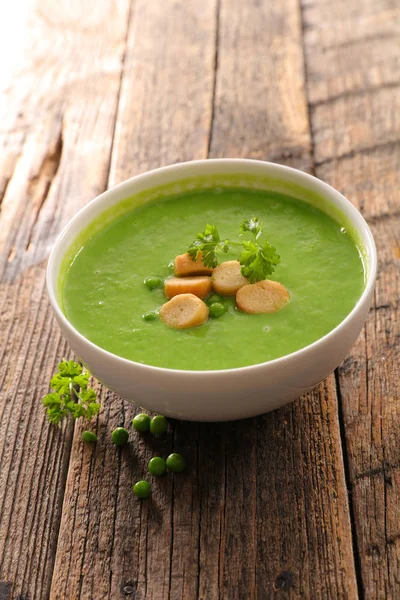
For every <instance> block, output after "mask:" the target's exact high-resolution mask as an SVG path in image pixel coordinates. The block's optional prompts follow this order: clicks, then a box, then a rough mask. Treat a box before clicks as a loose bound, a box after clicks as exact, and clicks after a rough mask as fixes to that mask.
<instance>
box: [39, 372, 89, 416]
mask: <svg viewBox="0 0 400 600" xmlns="http://www.w3.org/2000/svg"><path fill="white" fill-rule="evenodd" d="M89 377H90V373H89V372H87V371H86V372H84V371H83V367H82V365H81V364H79V363H77V362H75V361H73V360H62V361H61V362H60V363H59V365H58V371H57V373H55V375H53V377H52V378H51V380H50V387H51V389H52V390H54V391H53V392H50V393H49V394H47V396H45V397H44V398H42V403H43V405H44V406H45V407H46V413H47V418H48V419H49V421H50V422H51V423H54V424H55V425H58V424H59V423H60V421H62V420H63V419H64V418H66V417H68V416H72V417H73V418H74V419H78V418H79V417H83V418H84V419H87V420H88V421H90V419H91V418H92V417H93V416H94V415H97V414H98V412H99V410H100V404H99V403H98V402H96V399H97V396H96V392H95V391H94V389H92V388H90V387H88V386H89Z"/></svg>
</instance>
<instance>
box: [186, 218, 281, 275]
mask: <svg viewBox="0 0 400 600" xmlns="http://www.w3.org/2000/svg"><path fill="white" fill-rule="evenodd" d="M246 233H250V234H252V235H253V236H254V240H242V241H234V240H233V241H232V240H228V239H227V240H221V237H220V235H219V232H218V229H217V227H216V226H215V225H210V224H208V225H206V227H205V229H204V231H203V232H201V233H198V234H197V235H196V239H195V240H194V241H193V242H192V243H191V244H190V246H189V249H188V252H187V253H188V255H189V256H190V258H191V259H192V260H194V261H197V260H198V259H200V261H201V262H203V263H204V265H205V266H206V267H211V268H213V269H215V268H216V267H217V266H218V262H219V261H218V254H221V253H225V254H226V253H227V252H229V250H230V249H231V247H232V246H239V247H241V248H242V251H241V254H240V257H239V263H240V265H241V273H242V275H243V277H246V278H247V279H248V280H249V282H250V283H255V282H256V281H262V280H263V279H266V278H267V277H268V276H269V275H272V273H273V272H274V271H275V267H276V265H278V264H279V262H280V256H279V254H277V253H276V249H275V248H274V247H273V246H271V244H269V243H268V242H267V241H266V240H264V241H262V242H261V243H260V242H259V241H258V240H259V238H260V237H261V236H262V234H263V231H262V226H261V222H260V219H259V218H258V217H252V218H251V219H249V220H248V221H247V220H244V221H242V223H241V225H240V234H241V235H243V234H246Z"/></svg>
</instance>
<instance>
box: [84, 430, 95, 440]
mask: <svg viewBox="0 0 400 600" xmlns="http://www.w3.org/2000/svg"><path fill="white" fill-rule="evenodd" d="M82 439H83V441H84V442H93V443H95V442H97V435H96V434H95V433H93V431H83V432H82Z"/></svg>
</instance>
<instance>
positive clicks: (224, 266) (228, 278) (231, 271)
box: [211, 260, 249, 296]
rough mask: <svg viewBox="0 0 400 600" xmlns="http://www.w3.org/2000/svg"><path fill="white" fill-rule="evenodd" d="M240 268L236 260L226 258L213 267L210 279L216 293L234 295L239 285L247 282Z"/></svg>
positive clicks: (241, 285)
mask: <svg viewBox="0 0 400 600" xmlns="http://www.w3.org/2000/svg"><path fill="white" fill-rule="evenodd" d="M240 269H241V266H240V263H239V261H238V260H227V261H225V262H223V263H221V264H220V265H218V267H216V268H215V269H214V271H213V274H212V277H211V281H212V286H213V288H214V290H215V291H216V292H217V294H221V295H222V296H234V295H235V294H236V292H237V291H238V290H239V289H240V288H241V287H243V286H244V285H246V284H247V283H249V280H248V279H246V277H243V275H242V273H241V271H240Z"/></svg>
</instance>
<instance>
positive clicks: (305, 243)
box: [59, 186, 365, 370]
mask: <svg viewBox="0 0 400 600" xmlns="http://www.w3.org/2000/svg"><path fill="white" fill-rule="evenodd" d="M189 187H190V186H189ZM163 194H165V191H164V192H163V193H162V192H161V191H160V193H159V194H158V195H157V193H155V194H153V196H155V197H154V198H153V199H151V200H150V201H148V202H145V203H142V204H141V202H140V198H138V197H133V198H131V199H127V200H125V201H124V202H123V203H121V204H120V206H119V207H118V206H116V207H113V209H111V210H109V211H107V214H105V215H104V217H102V216H100V217H99V218H98V219H97V220H96V222H95V223H94V224H93V225H92V226H91V227H90V228H88V229H87V230H85V231H83V232H82V233H81V234H80V235H79V236H78V238H77V239H76V240H75V242H74V244H73V245H72V246H71V248H70V250H69V251H68V252H67V255H66V257H65V260H64V263H63V265H62V267H61V271H60V278H59V298H60V303H61V306H62V309H63V311H64V314H65V315H66V317H67V318H68V320H69V321H70V322H71V323H72V325H74V326H75V327H76V329H77V330H78V331H79V332H80V333H81V334H83V335H84V336H85V337H86V338H88V339H89V340H91V341H92V342H94V343H95V344H97V345H98V346H100V347H102V348H104V349H106V350H108V351H109V352H112V353H114V354H117V355H118V356H122V357H124V358H127V359H130V360H133V361H136V362H139V363H145V364H148V365H154V366H159V367H166V368H170V369H190V370H216V369H230V368H236V367H244V366H248V365H253V364H257V363H262V362H265V361H269V360H273V359H275V358H279V357H281V356H284V355H287V354H290V353H292V352H295V351H296V350H299V349H300V348H304V347H305V346H307V345H309V344H311V343H312V342H314V341H316V340H318V339H319V338H321V337H322V336H324V335H325V334H327V333H328V332H329V331H331V330H332V329H333V328H335V327H336V326H337V325H338V324H339V323H340V322H341V321H342V320H343V319H344V318H345V317H346V316H347V315H348V314H349V313H350V311H351V310H352V309H353V308H354V306H355V305H356V303H357V301H358V299H359V298H360V296H361V294H362V291H363V289H364V281H365V272H364V263H363V256H362V255H363V249H362V247H361V246H360V244H359V242H358V240H357V238H356V236H355V235H354V234H353V232H352V230H351V227H350V226H349V224H348V223H347V222H346V220H345V218H344V216H343V215H341V214H340V213H339V212H337V213H335V214H334V215H332V216H329V215H328V214H327V213H328V212H329V211H328V210H327V211H326V212H325V211H324V210H323V209H324V201H323V198H318V199H317V200H316V198H315V196H314V195H312V194H311V192H310V201H309V202H308V201H303V200H299V199H297V198H295V197H292V196H290V195H286V194H283V193H278V192H273V191H264V190H260V189H252V188H250V187H249V188H242V187H237V188H235V187H229V188H228V187H226V188H224V187H218V186H214V187H211V188H198V189H193V190H190V189H188V190H186V191H184V192H178V193H171V194H170V195H167V196H166V197H165V196H164V195H163ZM306 200H307V198H306ZM252 216H258V217H259V218H260V220H261V221H262V224H263V231H264V234H265V237H266V239H267V240H268V241H269V242H270V243H271V244H272V245H273V246H275V248H276V249H277V252H278V254H279V255H280V257H281V262H280V263H279V265H278V266H277V268H276V270H275V272H274V274H273V275H272V276H271V279H274V280H276V281H279V282H281V283H282V284H283V285H284V286H285V287H286V288H287V290H288V291H289V294H290V302H289V304H288V305H287V306H286V307H285V308H283V309H282V310H281V311H279V312H277V313H274V314H257V315H249V314H245V313H243V312H240V311H239V310H238V309H237V308H236V305H235V299H234V298H227V299H225V300H224V302H225V303H226V307H227V311H226V312H225V313H224V314H222V315H221V316H220V317H219V318H215V319H209V320H208V321H207V322H206V323H204V324H203V325H201V326H199V327H194V328H192V329H184V330H177V329H170V328H168V327H167V326H166V325H165V324H164V323H162V322H161V321H160V320H159V319H158V318H157V319H154V320H146V319H143V317H142V315H144V314H145V313H149V312H151V311H157V310H158V309H159V308H160V307H161V305H162V304H163V303H164V302H166V301H167V299H166V298H165V296H164V293H163V289H162V286H161V287H159V288H156V289H153V290H149V289H148V288H147V287H146V286H145V285H144V283H143V282H144V279H146V278H147V277H151V276H154V277H161V278H163V279H165V278H167V277H169V276H170V275H171V269H170V266H169V263H171V262H173V260H174V258H175V256H176V255H178V254H182V253H184V252H185V251H186V250H187V248H188V246H189V244H190V243H191V242H192V241H193V239H194V238H195V236H196V234H197V233H198V232H199V231H202V230H203V229H204V226H205V224H206V223H213V224H215V225H216V226H217V227H218V229H219V232H220V235H221V237H222V238H228V239H238V233H239V225H240V223H241V222H242V221H243V220H244V219H248V218H250V217H252ZM233 258H237V254H234V253H231V254H228V255H224V258H223V259H222V260H230V259H233Z"/></svg>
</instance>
